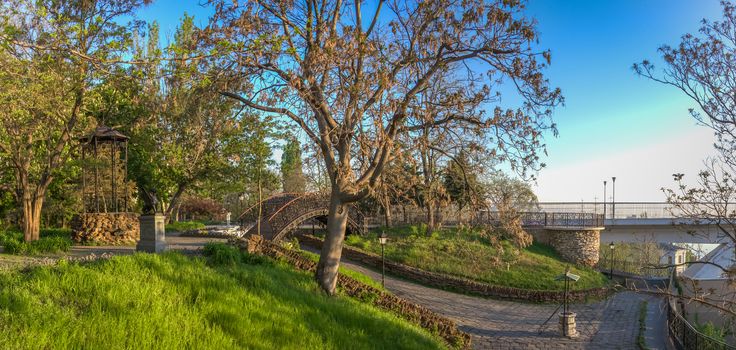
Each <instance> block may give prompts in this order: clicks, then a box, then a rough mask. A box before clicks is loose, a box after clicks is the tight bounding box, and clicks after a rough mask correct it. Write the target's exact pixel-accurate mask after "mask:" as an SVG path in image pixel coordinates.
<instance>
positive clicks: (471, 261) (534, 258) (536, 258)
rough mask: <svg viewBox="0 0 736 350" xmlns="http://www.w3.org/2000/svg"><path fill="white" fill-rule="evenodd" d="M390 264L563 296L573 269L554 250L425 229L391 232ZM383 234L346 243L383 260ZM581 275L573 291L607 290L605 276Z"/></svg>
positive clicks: (586, 271)
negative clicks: (560, 279)
mask: <svg viewBox="0 0 736 350" xmlns="http://www.w3.org/2000/svg"><path fill="white" fill-rule="evenodd" d="M386 233H387V234H388V236H389V242H388V244H386V247H385V250H386V252H385V253H386V259H388V260H393V261H396V262H400V263H404V264H406V265H410V266H414V267H418V268H420V269H423V270H427V271H433V272H440V273H445V274H449V275H455V276H460V277H465V278H469V279H473V280H477V281H481V282H486V283H489V284H494V285H501V286H509V287H515V288H524V289H536V290H562V289H563V288H564V286H563V284H562V282H556V281H555V280H554V278H555V276H557V275H559V274H562V273H564V271H565V268H566V267H567V266H568V263H567V262H565V261H563V260H562V259H561V258H560V257H559V255H558V254H557V253H556V252H555V251H554V249H552V248H551V247H549V246H546V245H543V244H538V243H535V244H533V245H531V246H530V247H528V248H526V249H522V250H518V249H516V248H514V247H513V246H512V245H511V243H510V242H508V241H501V242H500V247H501V248H500V249H499V248H497V247H498V246H496V247H494V245H492V244H490V241H489V239H488V238H487V237H484V236H483V235H481V234H479V232H478V231H475V230H470V229H454V228H445V229H442V230H440V231H437V232H435V233H433V234H432V236H431V237H427V236H426V235H425V234H424V230H423V228H422V227H420V226H408V227H398V228H391V229H386ZM377 234H378V232H376V231H374V232H370V233H369V234H367V235H365V236H358V235H350V236H348V237H347V238H346V240H345V242H346V243H347V244H348V245H351V246H354V247H357V248H360V249H362V250H365V251H368V252H372V253H376V254H380V253H381V246H380V244H379V243H378V238H377ZM571 272H572V273H574V274H577V275H580V280H579V281H577V282H576V283H573V284H572V288H573V289H588V288H597V287H603V286H605V285H606V284H607V283H608V280H607V279H606V278H605V276H604V275H603V274H601V273H599V272H597V271H595V270H593V269H591V268H587V267H580V266H574V265H571Z"/></svg>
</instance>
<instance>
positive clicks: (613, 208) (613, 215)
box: [611, 176, 616, 220]
mask: <svg viewBox="0 0 736 350" xmlns="http://www.w3.org/2000/svg"><path fill="white" fill-rule="evenodd" d="M612 179H613V198H612V199H611V219H614V220H615V219H616V177H615V176H614V177H612Z"/></svg>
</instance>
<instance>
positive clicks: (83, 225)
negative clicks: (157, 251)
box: [71, 213, 140, 244]
mask: <svg viewBox="0 0 736 350" xmlns="http://www.w3.org/2000/svg"><path fill="white" fill-rule="evenodd" d="M71 226H72V239H73V240H74V241H76V242H97V243H106V244H133V243H135V242H137V241H138V239H140V224H139V221H138V214H136V213H85V214H79V215H78V216H76V217H74V219H73V220H72V222H71Z"/></svg>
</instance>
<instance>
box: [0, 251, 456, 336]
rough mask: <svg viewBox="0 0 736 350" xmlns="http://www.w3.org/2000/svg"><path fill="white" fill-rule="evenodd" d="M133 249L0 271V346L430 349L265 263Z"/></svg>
mask: <svg viewBox="0 0 736 350" xmlns="http://www.w3.org/2000/svg"><path fill="white" fill-rule="evenodd" d="M208 253H209V255H210V258H209V262H207V261H205V259H203V258H188V257H185V256H183V255H180V254H177V253H166V254H161V255H149V254H136V255H132V256H119V257H114V258H112V259H110V260H109V261H100V262H95V263H91V264H88V265H78V264H68V263H67V264H61V265H60V266H56V267H39V268H34V269H32V270H31V271H30V272H26V273H21V272H17V271H16V272H5V273H0V348H4V349H72V348H85V349H235V348H247V349H374V348H375V349H389V348H391V349H394V348H405V349H437V348H443V345H442V343H441V341H440V340H438V338H436V337H434V336H432V335H430V334H429V333H427V332H425V331H424V330H421V329H419V328H418V327H416V326H413V325H411V324H409V323H407V322H405V321H403V320H401V319H399V318H398V317H396V316H394V315H393V314H389V313H386V312H383V311H380V310H378V309H375V308H373V307H371V306H368V305H366V304H363V303H361V302H359V301H356V300H353V299H350V298H347V297H327V296H325V295H324V294H323V293H321V292H320V291H319V290H318V288H317V285H316V283H314V281H313V279H312V276H310V275H308V274H306V273H301V272H297V271H294V270H293V269H291V268H289V267H287V266H285V265H283V264H280V263H273V262H272V261H271V260H268V259H265V258H262V257H256V256H251V255H247V254H242V253H239V252H234V251H233V250H230V249H228V248H223V247H222V246H210V247H208Z"/></svg>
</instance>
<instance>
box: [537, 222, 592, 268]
mask: <svg viewBox="0 0 736 350" xmlns="http://www.w3.org/2000/svg"><path fill="white" fill-rule="evenodd" d="M547 237H548V240H549V245H551V246H552V247H553V248H555V250H557V252H558V253H559V254H560V256H562V258H563V259H565V260H567V261H569V262H571V263H574V264H578V265H585V266H594V265H595V264H597V263H598V259H599V253H600V244H601V232H600V231H599V230H582V229H581V230H569V231H568V230H549V229H548V230H547Z"/></svg>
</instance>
